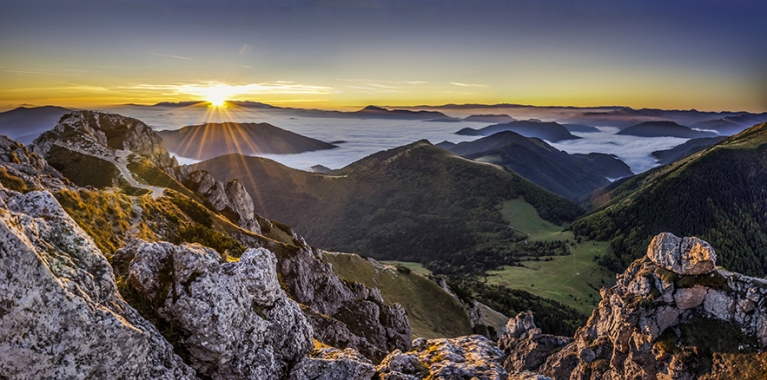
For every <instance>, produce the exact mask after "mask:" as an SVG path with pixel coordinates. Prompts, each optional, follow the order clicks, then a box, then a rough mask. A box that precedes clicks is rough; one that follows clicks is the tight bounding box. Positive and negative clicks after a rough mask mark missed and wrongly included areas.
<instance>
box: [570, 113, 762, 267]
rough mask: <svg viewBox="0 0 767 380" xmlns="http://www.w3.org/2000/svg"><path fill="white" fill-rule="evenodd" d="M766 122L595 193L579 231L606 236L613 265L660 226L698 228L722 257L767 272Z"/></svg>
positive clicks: (691, 231)
mask: <svg viewBox="0 0 767 380" xmlns="http://www.w3.org/2000/svg"><path fill="white" fill-rule="evenodd" d="M765 183H767V123H765V124H760V125H757V126H754V127H752V128H749V129H747V130H745V131H743V132H742V133H740V134H738V135H736V136H733V137H731V138H728V139H726V140H724V141H722V142H721V143H719V144H717V145H714V146H713V147H711V148H708V149H706V150H704V151H702V152H699V153H697V154H694V155H692V156H690V157H687V158H685V159H682V160H680V161H677V162H675V163H673V164H670V165H667V166H663V167H660V168H657V169H654V170H651V171H649V172H646V173H643V174H641V175H638V176H635V177H632V178H629V179H627V180H625V181H620V182H618V183H615V184H613V185H611V186H609V187H607V188H606V189H604V191H603V192H601V193H599V194H596V195H595V196H594V197H593V198H592V199H591V203H592V205H593V206H595V207H597V208H600V210H599V211H597V212H595V213H593V214H591V215H588V216H586V217H584V218H582V219H581V220H579V221H577V222H575V223H573V225H572V226H571V228H572V230H573V232H575V234H576V236H583V237H587V238H592V239H598V240H609V241H610V244H611V247H612V250H613V253H612V254H608V255H606V256H604V257H603V258H602V262H603V263H604V264H606V265H608V267H610V268H611V269H613V270H616V271H617V270H619V269H620V268H624V267H625V266H627V265H628V264H629V263H631V262H632V261H633V260H634V259H636V258H638V257H641V255H642V254H643V253H644V247H645V246H646V245H647V243H649V241H650V238H651V237H652V236H654V235H655V234H657V233H659V232H662V231H670V232H673V233H674V234H677V235H684V236H693V235H694V236H699V237H701V238H703V239H705V240H707V241H708V242H710V243H711V245H712V246H713V247H714V248H715V249H716V252H717V254H718V255H719V257H720V260H721V262H722V264H723V265H724V266H725V267H726V268H728V269H731V270H735V271H738V272H742V273H746V274H749V275H756V276H764V275H765V274H767V254H766V253H765V252H767V213H765V210H767V188H765V186H764V184H765Z"/></svg>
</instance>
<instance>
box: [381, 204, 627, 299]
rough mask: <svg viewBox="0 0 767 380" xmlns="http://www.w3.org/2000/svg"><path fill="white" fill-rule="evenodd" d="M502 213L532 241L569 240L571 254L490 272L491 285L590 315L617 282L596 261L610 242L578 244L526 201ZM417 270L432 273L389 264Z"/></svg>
mask: <svg viewBox="0 0 767 380" xmlns="http://www.w3.org/2000/svg"><path fill="white" fill-rule="evenodd" d="M501 212H502V214H503V216H504V218H505V219H506V220H507V221H509V225H510V226H511V227H512V228H515V229H517V230H520V231H523V232H525V233H529V234H530V235H529V236H530V240H531V241H554V240H569V241H570V243H569V247H570V251H571V255H568V256H551V261H545V260H540V259H539V260H534V259H532V260H525V261H522V262H521V264H522V266H504V267H503V268H502V269H501V270H497V271H490V272H488V277H487V280H488V283H489V284H497V285H502V286H505V287H508V288H512V289H522V290H525V291H528V292H530V293H532V294H535V295H537V296H541V297H545V298H549V299H552V300H555V301H558V302H561V303H563V304H565V305H567V306H571V307H573V308H575V309H576V310H578V311H579V312H581V313H584V314H590V313H591V311H592V310H593V309H594V307H595V306H596V304H597V303H598V301H599V288H601V287H602V286H611V285H613V284H614V283H615V275H614V273H613V272H611V271H609V270H608V269H606V268H604V267H603V266H601V265H599V264H598V263H597V262H596V261H594V257H595V256H601V255H603V254H604V253H605V252H606V251H607V249H608V244H607V243H606V242H599V241H585V242H582V243H577V242H575V239H574V237H573V234H572V232H570V231H562V226H557V225H555V224H553V223H551V222H549V221H546V220H543V219H541V218H540V217H539V216H538V214H537V212H536V211H535V208H533V207H532V206H530V204H528V203H526V202H524V200H522V199H515V200H511V201H506V202H504V204H503V208H502V211H501ZM387 263H389V264H392V265H403V266H406V267H408V268H410V269H411V270H413V271H418V272H425V273H428V270H427V269H426V268H424V267H423V266H422V265H420V264H418V263H412V262H400V261H389V262H387Z"/></svg>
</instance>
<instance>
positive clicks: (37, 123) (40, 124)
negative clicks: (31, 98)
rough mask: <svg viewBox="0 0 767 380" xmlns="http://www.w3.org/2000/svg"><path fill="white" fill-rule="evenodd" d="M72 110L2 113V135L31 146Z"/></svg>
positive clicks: (58, 109) (51, 107) (0, 127)
mask: <svg viewBox="0 0 767 380" xmlns="http://www.w3.org/2000/svg"><path fill="white" fill-rule="evenodd" d="M69 112H72V110H70V109H67V108H62V107H55V106H44V107H31V108H27V107H19V108H15V109H12V110H10V111H6V112H2V113H0V134H2V135H6V136H8V137H10V138H12V139H14V140H16V141H18V142H20V143H22V144H29V143H31V142H32V140H34V139H35V138H37V136H39V135H40V134H41V133H43V132H45V131H47V130H49V129H52V128H53V127H55V126H56V123H57V122H58V121H59V119H61V117H62V116H64V115H65V114H67V113H69Z"/></svg>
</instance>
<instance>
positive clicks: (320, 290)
mask: <svg viewBox="0 0 767 380" xmlns="http://www.w3.org/2000/svg"><path fill="white" fill-rule="evenodd" d="M322 255H323V252H322V251H320V250H318V249H315V248H311V247H308V246H306V245H305V244H304V246H303V247H301V248H298V249H294V250H293V252H291V253H290V254H288V255H279V256H280V259H279V262H278V264H277V271H278V273H279V274H280V277H281V278H282V279H283V281H285V283H286V284H287V285H288V288H289V289H290V293H291V296H292V298H293V299H295V300H296V301H298V302H299V303H301V304H304V305H306V306H307V307H305V308H304V314H305V315H306V317H307V319H308V320H309V321H310V323H311V324H312V326H313V327H314V331H315V338H316V339H317V340H319V341H321V342H323V343H325V344H328V345H331V346H335V347H350V348H354V349H356V350H358V351H359V352H360V353H362V354H363V355H365V356H366V357H368V358H371V359H373V360H374V361H380V360H381V359H383V357H384V356H386V354H387V353H389V352H390V351H392V350H395V349H405V350H408V349H410V340H411V330H410V323H409V321H408V318H407V314H406V312H405V309H404V308H403V307H402V305H400V304H394V305H386V304H385V303H384V301H383V299H382V298H381V293H380V291H379V290H378V289H377V288H372V289H371V288H368V287H366V286H364V285H362V284H360V283H358V282H351V283H350V282H346V281H343V280H341V279H340V278H338V276H336V275H335V274H334V273H333V269H332V267H331V266H330V265H329V264H326V263H324V262H323V261H322V259H321V258H322Z"/></svg>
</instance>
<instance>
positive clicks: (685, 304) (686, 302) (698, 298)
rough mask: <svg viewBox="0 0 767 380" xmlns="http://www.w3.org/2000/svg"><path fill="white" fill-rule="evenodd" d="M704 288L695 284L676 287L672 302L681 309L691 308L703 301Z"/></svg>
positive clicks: (704, 296)
mask: <svg viewBox="0 0 767 380" xmlns="http://www.w3.org/2000/svg"><path fill="white" fill-rule="evenodd" d="M706 293H707V291H706V288H704V287H702V286H700V285H695V286H693V287H692V288H683V289H677V290H676V293H674V303H676V306H677V307H678V308H679V309H681V310H687V309H691V308H693V307H697V306H699V305H700V304H701V303H703V299H704V298H706Z"/></svg>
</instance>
